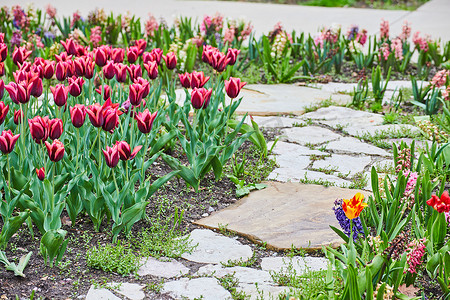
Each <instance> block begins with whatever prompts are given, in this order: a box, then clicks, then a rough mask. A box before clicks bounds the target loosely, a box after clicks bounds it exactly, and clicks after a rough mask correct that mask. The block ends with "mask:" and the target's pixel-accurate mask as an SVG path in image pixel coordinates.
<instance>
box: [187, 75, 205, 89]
mask: <svg viewBox="0 0 450 300" xmlns="http://www.w3.org/2000/svg"><path fill="white" fill-rule="evenodd" d="M208 80H209V76H208V77H205V74H204V73H203V72H196V71H194V72H192V74H191V88H192V89H193V88H202V87H203V86H204V85H205V84H206V83H207V82H208Z"/></svg>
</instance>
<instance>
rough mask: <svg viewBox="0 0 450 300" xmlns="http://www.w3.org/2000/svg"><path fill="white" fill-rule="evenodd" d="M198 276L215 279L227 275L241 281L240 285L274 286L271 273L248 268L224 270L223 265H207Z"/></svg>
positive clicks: (200, 270) (199, 271)
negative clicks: (260, 284)
mask: <svg viewBox="0 0 450 300" xmlns="http://www.w3.org/2000/svg"><path fill="white" fill-rule="evenodd" d="M197 275H199V276H214V277H218V278H221V277H225V276H227V275H233V276H234V277H235V278H236V279H238V280H239V283H266V284H274V282H273V281H272V276H270V274H269V272H267V271H263V270H258V269H253V268H246V267H239V266H236V267H231V268H224V267H222V266H221V265H211V264H210V265H206V266H203V267H201V268H200V269H198V271H197Z"/></svg>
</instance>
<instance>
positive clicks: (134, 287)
mask: <svg viewBox="0 0 450 300" xmlns="http://www.w3.org/2000/svg"><path fill="white" fill-rule="evenodd" d="M107 285H108V287H109V288H112V289H113V290H114V291H116V292H117V293H119V294H121V295H123V296H125V297H127V299H130V300H142V299H144V298H145V293H144V292H143V290H142V289H143V288H144V286H143V285H140V284H137V283H128V282H123V283H117V282H111V283H108V284H107Z"/></svg>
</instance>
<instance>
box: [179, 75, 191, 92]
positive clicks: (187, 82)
mask: <svg viewBox="0 0 450 300" xmlns="http://www.w3.org/2000/svg"><path fill="white" fill-rule="evenodd" d="M178 77H179V78H180V82H181V86H182V87H184V88H185V89H188V88H190V87H191V74H189V73H188V72H186V73H184V74H178Z"/></svg>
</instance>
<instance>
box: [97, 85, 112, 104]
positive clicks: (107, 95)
mask: <svg viewBox="0 0 450 300" xmlns="http://www.w3.org/2000/svg"><path fill="white" fill-rule="evenodd" d="M95 91H96V92H97V93H98V94H100V95H101V94H102V87H99V88H98V89H95ZM109 98H111V88H110V87H109V85H107V84H104V85H103V100H105V101H106V100H107V99H109Z"/></svg>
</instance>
